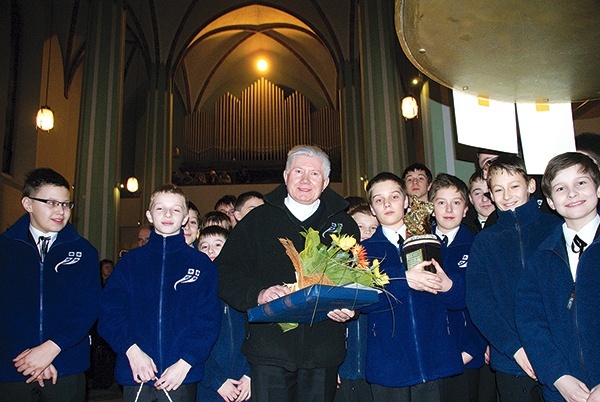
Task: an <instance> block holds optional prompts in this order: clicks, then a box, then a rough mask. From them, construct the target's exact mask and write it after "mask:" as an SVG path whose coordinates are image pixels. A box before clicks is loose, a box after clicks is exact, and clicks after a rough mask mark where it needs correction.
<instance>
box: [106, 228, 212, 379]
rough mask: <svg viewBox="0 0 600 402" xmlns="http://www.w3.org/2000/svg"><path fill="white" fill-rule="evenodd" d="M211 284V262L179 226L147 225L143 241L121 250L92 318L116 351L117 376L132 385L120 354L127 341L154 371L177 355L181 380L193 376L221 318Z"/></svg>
mask: <svg viewBox="0 0 600 402" xmlns="http://www.w3.org/2000/svg"><path fill="white" fill-rule="evenodd" d="M217 288H218V284H217V268H216V267H215V266H214V264H213V263H212V262H211V261H210V259H209V258H208V257H207V256H206V254H203V253H201V252H199V251H198V250H195V249H193V248H191V247H189V246H188V245H187V244H186V243H185V240H184V236H183V232H182V231H180V232H179V234H177V235H175V236H167V237H162V236H160V235H158V234H156V232H155V231H154V230H153V231H152V234H151V235H150V240H149V241H148V243H147V244H146V245H144V246H142V247H138V248H136V249H133V250H131V251H129V252H128V253H127V254H125V255H124V256H123V258H122V259H121V260H120V261H119V262H118V263H117V265H116V266H115V270H114V271H113V273H112V275H111V276H110V278H109V279H108V282H107V283H106V286H105V287H104V290H103V291H102V295H101V297H100V318H99V320H98V333H99V334H100V336H102V337H103V338H104V339H105V340H106V341H107V342H108V343H109V344H110V346H111V347H112V348H113V350H114V351H115V352H116V353H117V366H116V368H115V378H116V379H117V382H118V383H119V384H121V385H136V383H135V382H134V380H133V375H132V373H131V368H130V366H129V361H128V359H127V356H126V355H125V352H127V350H128V349H129V348H130V347H131V346H132V345H133V344H137V345H138V346H139V347H140V349H142V351H144V352H145V353H146V354H147V355H148V356H150V357H151V358H152V359H153V360H154V363H155V364H156V368H157V369H158V374H157V377H159V376H160V375H162V373H163V372H164V371H165V369H167V368H168V367H170V366H171V365H173V364H174V363H176V362H177V361H178V360H179V359H183V360H185V361H186V362H187V363H189V364H190V365H191V366H192V368H191V369H190V371H189V372H188V374H187V376H186V378H185V380H184V382H183V383H184V384H189V383H194V382H197V381H199V380H200V379H201V378H202V375H203V372H204V361H205V360H206V359H207V358H208V355H209V353H210V350H211V348H212V346H213V344H214V343H215V340H216V339H217V335H218V334H219V327H220V324H221V314H222V313H221V303H220V301H219V298H218V296H217Z"/></svg>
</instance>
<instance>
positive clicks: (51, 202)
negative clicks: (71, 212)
mask: <svg viewBox="0 0 600 402" xmlns="http://www.w3.org/2000/svg"><path fill="white" fill-rule="evenodd" d="M27 198H29V199H31V200H35V201H39V202H43V203H44V204H46V205H48V206H49V207H50V208H56V207H61V208H69V209H73V207H74V206H75V203H74V202H73V201H56V200H45V199H43V198H35V197H27Z"/></svg>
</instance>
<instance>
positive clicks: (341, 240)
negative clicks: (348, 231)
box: [330, 234, 356, 251]
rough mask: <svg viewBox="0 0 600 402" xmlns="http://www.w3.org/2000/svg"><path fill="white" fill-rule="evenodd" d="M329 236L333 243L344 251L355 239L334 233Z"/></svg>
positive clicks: (349, 247)
mask: <svg viewBox="0 0 600 402" xmlns="http://www.w3.org/2000/svg"><path fill="white" fill-rule="evenodd" d="M330 236H331V238H332V239H333V243H334V244H336V245H337V246H338V247H339V248H341V249H342V250H344V251H348V250H350V249H351V248H352V247H353V246H354V245H355V244H356V239H355V238H354V237H352V236H348V235H342V237H339V236H337V235H334V234H331V235H330Z"/></svg>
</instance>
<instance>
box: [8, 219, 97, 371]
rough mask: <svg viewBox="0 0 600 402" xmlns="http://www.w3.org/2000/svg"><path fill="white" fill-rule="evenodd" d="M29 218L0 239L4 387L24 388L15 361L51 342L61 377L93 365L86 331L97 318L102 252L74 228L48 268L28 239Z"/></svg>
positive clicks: (59, 242) (63, 235)
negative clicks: (11, 384) (19, 384)
mask: <svg viewBox="0 0 600 402" xmlns="http://www.w3.org/2000/svg"><path fill="white" fill-rule="evenodd" d="M29 222H30V219H29V215H25V216H23V217H22V218H20V219H19V220H18V221H17V222H16V223H15V224H14V225H13V226H12V227H11V228H10V229H9V230H8V231H7V232H6V233H4V234H3V235H2V236H0V277H1V278H2V279H1V280H0V344H1V345H2V347H1V348H0V381H1V382H17V381H18V382H22V381H25V379H26V378H25V377H24V376H23V375H22V374H21V373H18V372H17V369H16V368H15V367H14V365H13V362H12V359H13V358H15V357H16V356H17V355H18V354H19V353H21V352H22V351H24V350H25V349H27V348H32V347H35V346H38V345H40V344H42V343H44V342H45V341H47V340H51V341H53V342H54V343H56V344H57V345H58V346H59V347H60V349H61V352H60V353H59V354H58V356H57V357H56V358H55V359H54V361H53V362H52V364H53V365H54V367H56V369H57V370H58V375H59V377H63V376H67V375H71V374H77V373H81V372H83V371H85V370H87V368H88V367H89V365H90V342H89V339H88V331H89V329H90V328H91V327H92V324H93V323H94V321H95V320H96V317H97V315H98V297H99V294H100V275H99V274H98V269H99V268H98V252H97V251H96V249H95V248H94V247H93V246H92V245H91V244H90V243H89V242H88V241H87V240H85V239H84V238H82V237H81V236H79V234H77V231H76V230H75V228H73V226H71V224H70V223H67V225H66V226H65V227H64V228H63V229H62V230H61V231H60V232H58V236H57V237H56V240H55V241H54V243H52V246H51V247H50V250H48V254H46V258H45V259H44V262H42V261H41V260H40V256H39V253H38V249H37V246H36V245H35V244H34V243H33V242H32V240H31V239H30V235H29Z"/></svg>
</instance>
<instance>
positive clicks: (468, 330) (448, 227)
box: [429, 173, 496, 402]
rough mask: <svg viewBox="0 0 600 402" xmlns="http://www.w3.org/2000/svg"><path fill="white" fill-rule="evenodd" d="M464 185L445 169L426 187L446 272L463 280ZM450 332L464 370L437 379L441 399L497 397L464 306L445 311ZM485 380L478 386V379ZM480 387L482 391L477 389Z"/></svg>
mask: <svg viewBox="0 0 600 402" xmlns="http://www.w3.org/2000/svg"><path fill="white" fill-rule="evenodd" d="M467 197H468V189H467V185H466V184H465V183H464V182H463V181H462V180H460V179H459V178H458V177H455V176H451V175H449V174H446V173H441V174H439V175H437V177H436V178H435V180H434V181H433V183H432V185H431V190H430V191H429V199H430V200H431V202H433V205H434V210H433V216H434V217H435V226H434V233H435V234H436V235H437V236H438V237H439V238H440V240H442V256H443V258H444V264H443V265H444V270H445V271H446V273H448V274H449V275H450V274H455V275H460V277H461V279H462V281H463V282H464V281H465V280H466V278H465V277H466V271H467V265H468V262H469V253H470V250H471V244H472V243H473V239H474V237H475V236H474V235H473V234H472V233H471V231H470V230H469V228H468V227H467V226H466V225H465V224H463V223H462V221H463V218H465V216H466V214H467V211H468V209H469V207H468V205H467V199H468V198H467ZM448 323H449V330H450V334H451V335H452V336H453V338H454V339H455V341H456V342H457V344H458V347H459V349H460V351H461V354H462V360H463V364H464V369H465V370H464V372H463V373H462V374H460V375H457V376H452V377H446V378H443V379H441V380H440V390H441V392H440V393H441V397H442V401H448V402H459V401H465V402H469V401H474V400H476V401H479V402H484V401H492V402H495V400H496V386H495V381H494V377H491V378H489V379H487V378H488V377H486V376H485V375H484V376H481V375H480V374H481V373H480V369H481V368H482V367H484V366H485V357H484V355H485V351H486V348H487V341H486V340H485V338H483V336H482V335H481V334H480V333H479V331H478V330H477V329H476V328H475V326H474V325H473V323H472V322H471V318H470V317H469V313H468V312H467V310H466V309H462V310H455V311H448ZM484 379H486V380H485V383H483V384H482V387H481V390H480V382H481V380H484ZM480 391H481V392H480Z"/></svg>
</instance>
